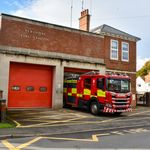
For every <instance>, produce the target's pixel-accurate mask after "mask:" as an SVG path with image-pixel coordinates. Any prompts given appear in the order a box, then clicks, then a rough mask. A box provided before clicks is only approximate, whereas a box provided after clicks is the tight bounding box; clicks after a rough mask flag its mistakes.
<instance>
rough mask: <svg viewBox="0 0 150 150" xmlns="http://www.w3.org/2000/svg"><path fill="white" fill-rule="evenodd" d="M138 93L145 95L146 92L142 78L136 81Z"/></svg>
mask: <svg viewBox="0 0 150 150" xmlns="http://www.w3.org/2000/svg"><path fill="white" fill-rule="evenodd" d="M136 91H137V94H144V93H145V92H146V84H145V81H144V80H143V79H142V78H141V77H138V78H137V79H136Z"/></svg>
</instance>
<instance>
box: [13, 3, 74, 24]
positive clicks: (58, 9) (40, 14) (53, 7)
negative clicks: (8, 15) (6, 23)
mask: <svg viewBox="0 0 150 150" xmlns="http://www.w3.org/2000/svg"><path fill="white" fill-rule="evenodd" d="M70 12H71V1H70V0H36V1H31V3H30V5H28V6H25V7H24V8H21V9H18V10H17V11H16V12H14V13H13V15H16V16H21V17H26V18H31V19H36V20H40V21H44V22H49V23H53V24H58V25H65V26H70V14H71V13H70Z"/></svg>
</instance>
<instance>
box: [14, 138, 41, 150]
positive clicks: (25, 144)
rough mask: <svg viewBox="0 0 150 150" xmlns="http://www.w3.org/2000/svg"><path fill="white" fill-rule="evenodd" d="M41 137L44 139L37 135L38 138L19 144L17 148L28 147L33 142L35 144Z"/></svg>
mask: <svg viewBox="0 0 150 150" xmlns="http://www.w3.org/2000/svg"><path fill="white" fill-rule="evenodd" d="M41 139H42V137H37V138H35V139H33V140H31V141H29V142H26V143H24V144H21V145H20V146H17V148H18V149H22V148H25V147H27V146H29V145H31V144H33V143H35V142H37V141H39V140H41Z"/></svg>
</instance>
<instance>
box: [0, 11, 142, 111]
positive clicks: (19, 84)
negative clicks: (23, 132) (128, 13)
mask: <svg viewBox="0 0 150 150" xmlns="http://www.w3.org/2000/svg"><path fill="white" fill-rule="evenodd" d="M79 20H80V21H79V22H80V30H77V29H72V28H68V27H63V26H58V25H54V24H49V23H45V22H40V21H35V20H31V19H26V18H20V17H16V16H11V15H7V14H1V15H0V70H1V71H0V85H1V86H0V90H3V97H4V98H6V99H7V106H8V108H59V107H62V105H63V80H64V75H65V73H70V72H76V73H83V72H87V71H90V70H100V72H101V73H102V74H105V72H106V71H113V72H117V73H120V72H121V73H124V72H125V73H127V74H129V76H131V78H132V80H131V81H132V92H133V94H135V93H136V90H135V79H136V77H135V73H136V42H137V41H138V40H140V39H139V38H137V37H135V36H132V35H129V34H127V33H124V32H122V31H119V30H117V29H115V28H112V27H110V26H107V25H103V26H100V27H98V28H95V29H93V30H92V31H89V24H90V17H89V14H88V10H84V11H83V12H81V17H80V19H79ZM83 30H85V31H83ZM133 97H134V96H133Z"/></svg>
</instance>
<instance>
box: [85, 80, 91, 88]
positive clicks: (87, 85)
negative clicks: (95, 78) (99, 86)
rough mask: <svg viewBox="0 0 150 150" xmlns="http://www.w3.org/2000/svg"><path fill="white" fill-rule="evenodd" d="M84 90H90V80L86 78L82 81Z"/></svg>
mask: <svg viewBox="0 0 150 150" xmlns="http://www.w3.org/2000/svg"><path fill="white" fill-rule="evenodd" d="M84 88H86V89H91V79H90V78H87V79H85V80H84Z"/></svg>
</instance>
